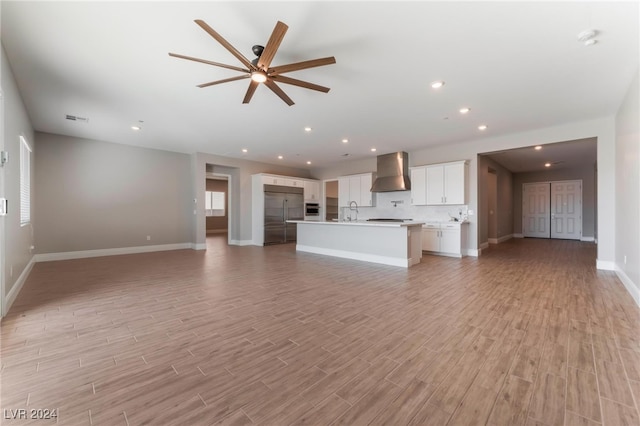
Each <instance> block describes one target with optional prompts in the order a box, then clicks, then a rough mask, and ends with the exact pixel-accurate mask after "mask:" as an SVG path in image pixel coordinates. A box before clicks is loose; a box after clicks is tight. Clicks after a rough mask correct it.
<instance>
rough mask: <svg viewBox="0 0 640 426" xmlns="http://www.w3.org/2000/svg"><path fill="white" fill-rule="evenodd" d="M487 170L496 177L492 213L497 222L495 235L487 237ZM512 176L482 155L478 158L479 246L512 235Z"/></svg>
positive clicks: (488, 218)
mask: <svg viewBox="0 0 640 426" xmlns="http://www.w3.org/2000/svg"><path fill="white" fill-rule="evenodd" d="M489 169H492V170H494V171H495V173H496V176H497V181H498V185H497V193H496V194H495V195H496V198H497V208H496V211H495V212H494V215H495V216H496V222H497V229H496V231H497V235H495V236H490V235H489V220H490V217H489V216H490V215H489V205H488V199H489V193H488V186H487V176H488V173H489ZM513 202H514V201H513V174H512V173H511V172H510V171H509V170H507V169H505V168H504V167H502V166H501V165H500V164H498V163H496V162H495V161H493V160H492V159H491V158H488V157H485V156H483V155H480V156H478V212H479V213H478V215H479V216H478V217H479V224H478V229H479V237H478V241H479V243H480V245H481V246H482V245H483V244H485V243H487V242H488V240H489V238H498V239H500V238H502V237H506V236H508V235H512V234H513V210H514V208H513Z"/></svg>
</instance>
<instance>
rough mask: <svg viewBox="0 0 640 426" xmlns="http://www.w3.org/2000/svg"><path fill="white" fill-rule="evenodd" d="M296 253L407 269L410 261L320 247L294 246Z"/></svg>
mask: <svg viewBox="0 0 640 426" xmlns="http://www.w3.org/2000/svg"><path fill="white" fill-rule="evenodd" d="M296 251H302V252H306V253H314V254H322V255H325V256H333V257H341V258H343V259H352V260H361V261H364V262H373V263H381V264H383V265H391V266H400V267H403V268H408V267H409V265H410V264H411V262H412V260H411V259H401V258H397V257H389V256H378V255H375V254H365V253H356V252H353V251H346V250H335V249H327V248H321V247H313V246H305V245H300V244H297V245H296Z"/></svg>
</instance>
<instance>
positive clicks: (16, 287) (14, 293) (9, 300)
mask: <svg viewBox="0 0 640 426" xmlns="http://www.w3.org/2000/svg"><path fill="white" fill-rule="evenodd" d="M34 258H35V256H33V257H31V260H30V261H29V263H27V266H26V267H25V268H24V270H23V271H22V273H21V274H20V276H19V277H18V279H17V280H16V282H15V283H14V284H13V287H11V290H9V293H8V294H7V297H5V298H4V306H3V307H2V314H3V315H7V312H9V309H11V305H13V302H15V300H16V298H17V297H18V294H19V293H20V290H22V286H23V285H24V283H25V281H27V277H28V276H29V274H30V273H31V269H32V268H33V265H35V263H36V260H35V259H34Z"/></svg>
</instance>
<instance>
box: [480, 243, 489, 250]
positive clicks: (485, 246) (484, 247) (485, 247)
mask: <svg viewBox="0 0 640 426" xmlns="http://www.w3.org/2000/svg"><path fill="white" fill-rule="evenodd" d="M488 248H489V243H488V242H486V241H485V242H484V243H480V250H485V249H488Z"/></svg>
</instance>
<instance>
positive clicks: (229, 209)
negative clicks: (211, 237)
mask: <svg viewBox="0 0 640 426" xmlns="http://www.w3.org/2000/svg"><path fill="white" fill-rule="evenodd" d="M207 177H225V178H227V244H229V245H231V227H232V225H233V223H232V221H233V214H232V212H233V207H232V204H231V201H232V195H231V182H232V179H233V178H232V177H231V175H229V174H226V173H213V172H205V177H204V179H205V185H204V191H205V194H206V192H207V185H206V180H207ZM204 220H205V225H204V233H205V241H206V238H207V237H206V234H207V222H206V221H207V216H206V215H205V218H204Z"/></svg>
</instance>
